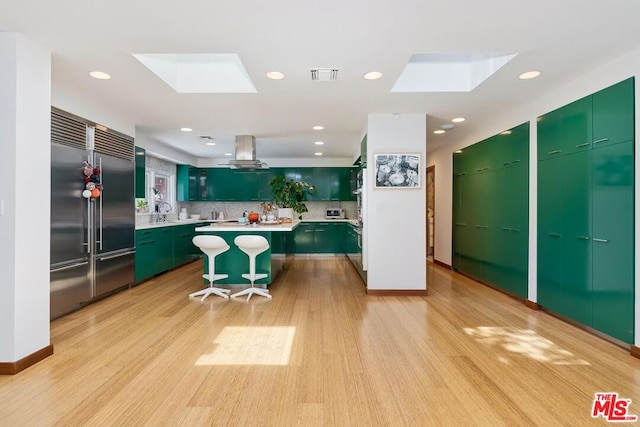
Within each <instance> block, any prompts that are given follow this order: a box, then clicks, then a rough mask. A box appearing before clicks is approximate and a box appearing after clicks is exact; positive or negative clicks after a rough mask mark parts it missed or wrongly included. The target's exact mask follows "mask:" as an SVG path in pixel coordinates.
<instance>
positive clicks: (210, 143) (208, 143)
mask: <svg viewBox="0 0 640 427" xmlns="http://www.w3.org/2000/svg"><path fill="white" fill-rule="evenodd" d="M207 145H216V143H215V142H207Z"/></svg>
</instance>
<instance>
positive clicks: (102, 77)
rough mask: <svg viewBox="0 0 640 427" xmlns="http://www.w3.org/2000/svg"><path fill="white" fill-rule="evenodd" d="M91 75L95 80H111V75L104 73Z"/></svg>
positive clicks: (92, 72)
mask: <svg viewBox="0 0 640 427" xmlns="http://www.w3.org/2000/svg"><path fill="white" fill-rule="evenodd" d="M89 75H90V76H91V77H93V78H94V79H100V80H109V79H110V78H111V75H110V74H107V73H105V72H103V71H91V72H90V73H89Z"/></svg>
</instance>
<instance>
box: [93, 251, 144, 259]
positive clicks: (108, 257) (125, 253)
mask: <svg viewBox="0 0 640 427" xmlns="http://www.w3.org/2000/svg"><path fill="white" fill-rule="evenodd" d="M135 253H136V250H135V249H134V250H132V251H127V252H122V253H119V254H116V255H111V256H104V257H101V258H100V261H107V260H109V259H114V258H120V257H122V256H125V255H131V254H135Z"/></svg>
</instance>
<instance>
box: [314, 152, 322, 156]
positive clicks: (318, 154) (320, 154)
mask: <svg viewBox="0 0 640 427" xmlns="http://www.w3.org/2000/svg"><path fill="white" fill-rule="evenodd" d="M313 154H314V155H316V156H322V153H320V152H318V153H313Z"/></svg>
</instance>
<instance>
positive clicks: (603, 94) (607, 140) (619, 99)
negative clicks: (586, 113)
mask: <svg viewBox="0 0 640 427" xmlns="http://www.w3.org/2000/svg"><path fill="white" fill-rule="evenodd" d="M634 132H635V125H634V79H633V78H631V79H627V80H624V81H622V82H620V83H617V84H615V85H613V86H610V87H608V88H606V89H603V90H601V91H599V92H596V93H594V94H593V148H596V147H601V146H605V145H610V144H617V143H619V142H625V141H631V140H633V139H634Z"/></svg>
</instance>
